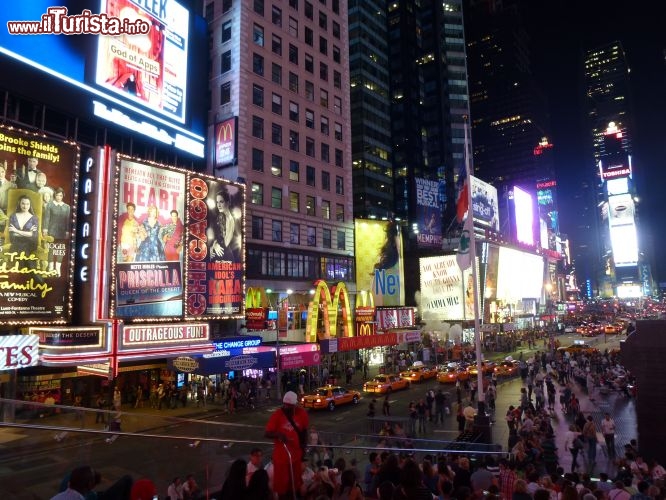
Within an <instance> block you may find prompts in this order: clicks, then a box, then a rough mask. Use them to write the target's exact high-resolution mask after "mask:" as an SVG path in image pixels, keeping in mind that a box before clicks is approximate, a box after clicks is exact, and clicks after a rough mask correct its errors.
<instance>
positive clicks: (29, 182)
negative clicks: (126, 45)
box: [0, 126, 79, 324]
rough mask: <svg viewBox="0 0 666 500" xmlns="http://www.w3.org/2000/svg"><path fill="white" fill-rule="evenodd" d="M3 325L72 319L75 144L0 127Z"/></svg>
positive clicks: (0, 304) (0, 308)
mask: <svg viewBox="0 0 666 500" xmlns="http://www.w3.org/2000/svg"><path fill="white" fill-rule="evenodd" d="M0 151H1V152H2V156H0V250H1V251H0V323H6V322H9V323H12V324H24V323H31V322H35V321H37V322H41V323H65V322H68V321H69V320H70V316H71V301H72V287H71V279H70V275H71V273H72V272H73V267H74V266H73V262H74V254H73V248H74V234H73V233H74V227H75V222H76V206H77V195H78V192H77V184H78V167H79V150H78V147H77V146H75V145H73V144H71V143H65V142H61V141H53V140H50V139H46V138H44V137H42V136H39V135H36V134H31V133H29V132H23V131H19V130H16V129H9V128H5V127H2V126H0Z"/></svg>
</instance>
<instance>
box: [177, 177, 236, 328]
mask: <svg viewBox="0 0 666 500" xmlns="http://www.w3.org/2000/svg"><path fill="white" fill-rule="evenodd" d="M187 214H188V219H187V241H186V246H187V254H188V268H187V282H186V294H187V303H186V310H185V315H186V317H188V318H201V317H204V316H205V317H216V318H232V317H233V318H241V317H242V315H243V313H244V310H243V297H244V292H245V290H244V289H245V275H244V267H245V256H244V254H245V249H244V244H243V241H244V240H243V238H244V235H243V230H244V228H243V221H244V219H245V192H244V189H243V187H242V186H241V185H239V184H234V183H231V182H228V181H224V180H221V179H213V178H210V177H204V176H200V175H195V174H190V175H189V177H188V210H187Z"/></svg>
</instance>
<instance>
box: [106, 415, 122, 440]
mask: <svg viewBox="0 0 666 500" xmlns="http://www.w3.org/2000/svg"><path fill="white" fill-rule="evenodd" d="M109 431H111V432H122V429H121V428H120V413H117V414H116V415H115V416H114V417H113V419H112V420H111V421H110V422H109ZM116 439H118V434H112V435H111V436H109V437H108V438H106V439H105V441H106V442H107V444H111V443H113V442H114V441H115V440H116Z"/></svg>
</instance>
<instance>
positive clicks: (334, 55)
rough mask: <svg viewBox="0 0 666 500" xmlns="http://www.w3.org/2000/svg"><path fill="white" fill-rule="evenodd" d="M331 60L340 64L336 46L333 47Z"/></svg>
mask: <svg viewBox="0 0 666 500" xmlns="http://www.w3.org/2000/svg"><path fill="white" fill-rule="evenodd" d="M333 60H334V61H335V62H336V63H338V64H340V61H341V60H342V56H341V55H340V47H338V46H337V45H333Z"/></svg>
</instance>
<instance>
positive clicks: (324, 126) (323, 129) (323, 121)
mask: <svg viewBox="0 0 666 500" xmlns="http://www.w3.org/2000/svg"><path fill="white" fill-rule="evenodd" d="M321 133H322V134H325V135H328V118H326V117H325V116H322V117H321Z"/></svg>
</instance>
